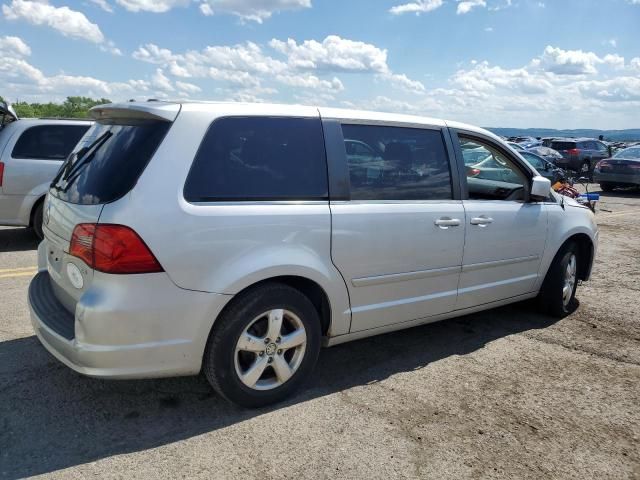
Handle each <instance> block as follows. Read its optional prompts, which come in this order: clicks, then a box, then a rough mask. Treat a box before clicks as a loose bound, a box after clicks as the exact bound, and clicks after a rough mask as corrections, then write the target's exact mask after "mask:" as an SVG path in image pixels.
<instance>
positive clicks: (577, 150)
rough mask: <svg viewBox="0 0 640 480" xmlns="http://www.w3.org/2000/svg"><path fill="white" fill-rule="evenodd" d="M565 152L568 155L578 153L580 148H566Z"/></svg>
mask: <svg viewBox="0 0 640 480" xmlns="http://www.w3.org/2000/svg"><path fill="white" fill-rule="evenodd" d="M567 153H568V154H569V155H576V156H577V155H580V149H579V148H572V149H571V150H567Z"/></svg>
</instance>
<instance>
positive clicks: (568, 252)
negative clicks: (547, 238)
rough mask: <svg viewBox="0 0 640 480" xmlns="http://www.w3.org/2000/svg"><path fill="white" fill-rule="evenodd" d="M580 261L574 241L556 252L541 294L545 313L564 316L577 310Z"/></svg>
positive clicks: (558, 316) (541, 303)
mask: <svg viewBox="0 0 640 480" xmlns="http://www.w3.org/2000/svg"><path fill="white" fill-rule="evenodd" d="M578 261H579V258H578V248H577V246H576V245H575V244H574V243H569V244H567V245H566V246H565V247H564V248H563V249H562V250H561V251H560V252H558V253H557V254H556V257H555V258H554V259H553V263H552V264H551V267H550V268H549V271H548V272H547V276H546V277H545V279H544V283H543V284H542V289H541V290H540V295H539V304H540V306H541V308H542V310H543V311H545V313H548V314H550V315H552V316H554V317H557V318H563V317H566V316H567V315H569V314H570V313H571V312H573V311H574V310H575V308H576V306H577V302H576V297H575V296H576V289H577V287H578Z"/></svg>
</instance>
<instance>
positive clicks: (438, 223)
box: [321, 111, 465, 331]
mask: <svg viewBox="0 0 640 480" xmlns="http://www.w3.org/2000/svg"><path fill="white" fill-rule="evenodd" d="M321 113H323V112H322V111H321ZM327 122H338V123H339V124H340V125H339V127H337V128H335V129H329V128H325V136H327V137H328V138H327V143H328V148H327V151H328V154H331V155H332V156H334V157H335V158H333V159H331V160H330V163H329V165H330V169H331V165H332V164H333V165H336V164H338V163H340V162H341V163H342V164H343V165H344V164H346V167H345V170H347V171H346V172H345V175H346V176H348V183H347V189H346V191H345V194H344V195H343V198H336V196H335V195H334V192H332V194H331V195H332V196H331V205H330V206H331V221H332V241H331V255H332V260H333V262H334V264H335V265H336V267H337V268H338V269H339V270H340V272H341V273H342V275H343V277H344V280H345V282H346V284H347V288H348V290H349V296H350V301H351V313H352V322H351V331H362V330H370V329H375V328H381V327H385V326H389V325H392V324H398V323H402V322H407V321H411V320H416V319H422V318H427V317H430V316H434V315H438V314H443V313H447V312H450V311H452V310H453V309H454V308H455V304H456V295H457V288H458V280H459V277H460V269H461V261H462V252H463V247H464V231H465V226H464V209H463V206H462V202H461V201H460V200H454V198H456V196H457V193H456V190H455V187H454V185H456V184H458V183H457V180H456V181H454V179H455V178H456V170H455V168H456V167H455V165H454V164H451V165H450V162H449V152H450V150H449V148H448V146H449V145H450V140H448V139H449V137H448V135H446V133H447V132H446V130H443V129H442V127H441V126H438V125H434V126H428V125H425V126H415V125H405V124H398V123H393V122H392V123H389V124H384V123H377V122H370V123H367V122H366V121H360V122H355V121H351V120H339V121H337V120H327ZM331 130H333V131H334V133H333V135H332V136H333V137H334V138H331V137H330V136H329V135H328V132H330V131H331ZM330 142H331V143H333V144H335V148H331V145H330V144H329V143H330ZM338 142H339V143H341V144H342V146H341V148H338ZM354 145H357V146H359V147H361V148H357V149H356V148H353V147H354ZM336 158H337V159H338V160H336Z"/></svg>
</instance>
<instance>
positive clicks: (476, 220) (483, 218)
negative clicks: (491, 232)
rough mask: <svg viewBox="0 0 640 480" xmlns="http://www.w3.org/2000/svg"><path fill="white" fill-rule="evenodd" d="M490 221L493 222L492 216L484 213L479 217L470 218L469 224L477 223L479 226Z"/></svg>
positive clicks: (485, 224) (484, 225) (483, 225)
mask: <svg viewBox="0 0 640 480" xmlns="http://www.w3.org/2000/svg"><path fill="white" fill-rule="evenodd" d="M490 223H493V218H491V217H487V216H486V215H480V216H479V217H473V218H472V219H471V225H478V226H480V227H486V226H487V225H489V224H490Z"/></svg>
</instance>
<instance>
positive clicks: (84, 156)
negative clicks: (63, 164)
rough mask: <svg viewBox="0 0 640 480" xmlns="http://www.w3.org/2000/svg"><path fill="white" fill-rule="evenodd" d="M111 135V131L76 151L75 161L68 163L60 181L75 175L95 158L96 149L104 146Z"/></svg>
mask: <svg viewBox="0 0 640 480" xmlns="http://www.w3.org/2000/svg"><path fill="white" fill-rule="evenodd" d="M112 135H113V133H112V132H111V131H108V132H105V133H103V134H102V135H100V136H99V137H98V138H96V139H95V140H94V142H93V143H92V144H91V145H89V146H88V147H83V148H81V149H80V150H79V151H78V154H80V153H81V155H78V158H77V160H76V161H75V162H74V163H73V164H72V163H71V162H69V167H68V168H65V172H63V174H62V180H68V179H69V177H71V175H73V174H75V173H76V172H77V171H78V170H79V169H80V168H81V167H82V166H83V165H86V164H87V163H89V162H90V161H91V159H92V158H93V157H94V156H95V154H96V152H97V151H98V149H99V148H100V147H101V146H102V145H104V143H105V142H106V141H107V140H108V139H109V138H111V136H112Z"/></svg>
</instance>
